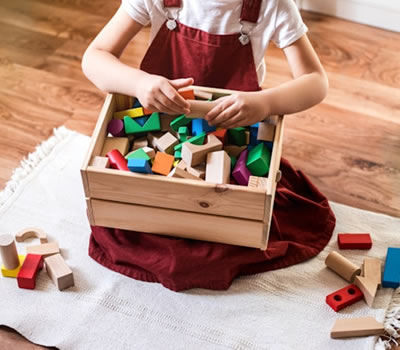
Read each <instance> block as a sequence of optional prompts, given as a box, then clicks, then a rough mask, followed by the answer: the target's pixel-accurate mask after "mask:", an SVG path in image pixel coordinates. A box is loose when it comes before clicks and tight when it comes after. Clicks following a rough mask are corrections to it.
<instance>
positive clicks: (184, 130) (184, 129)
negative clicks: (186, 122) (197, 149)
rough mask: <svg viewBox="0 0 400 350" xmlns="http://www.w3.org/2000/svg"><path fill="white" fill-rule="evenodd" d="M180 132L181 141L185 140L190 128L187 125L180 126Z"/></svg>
mask: <svg viewBox="0 0 400 350" xmlns="http://www.w3.org/2000/svg"><path fill="white" fill-rule="evenodd" d="M178 134H179V141H180V142H185V141H186V139H187V137H188V128H187V126H180V127H179V129H178Z"/></svg>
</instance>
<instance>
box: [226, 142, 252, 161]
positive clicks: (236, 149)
mask: <svg viewBox="0 0 400 350" xmlns="http://www.w3.org/2000/svg"><path fill="white" fill-rule="evenodd" d="M245 149H247V145H244V146H236V145H226V146H225V147H224V151H225V152H226V153H228V154H229V155H230V156H232V157H235V158H237V157H239V155H240V153H242V152H243V151H244V150H245Z"/></svg>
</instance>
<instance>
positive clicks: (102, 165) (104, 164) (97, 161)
mask: <svg viewBox="0 0 400 350" xmlns="http://www.w3.org/2000/svg"><path fill="white" fill-rule="evenodd" d="M90 165H91V166H94V167H96V168H99V169H106V168H108V167H109V166H110V160H109V159H108V157H98V156H96V157H94V158H93V160H92V163H91V164H90Z"/></svg>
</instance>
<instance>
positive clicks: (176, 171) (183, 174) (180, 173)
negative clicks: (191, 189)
mask: <svg viewBox="0 0 400 350" xmlns="http://www.w3.org/2000/svg"><path fill="white" fill-rule="evenodd" d="M168 176H169V177H177V178H181V179H191V180H202V179H200V178H199V177H197V176H193V175H192V174H189V173H188V172H187V171H186V170H183V169H181V168H178V167H175V168H173V169H172V170H171V172H170V173H169V174H168Z"/></svg>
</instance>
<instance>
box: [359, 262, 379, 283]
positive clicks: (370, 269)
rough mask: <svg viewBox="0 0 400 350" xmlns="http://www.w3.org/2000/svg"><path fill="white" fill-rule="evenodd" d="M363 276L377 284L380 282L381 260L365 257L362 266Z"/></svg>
mask: <svg viewBox="0 0 400 350" xmlns="http://www.w3.org/2000/svg"><path fill="white" fill-rule="evenodd" d="M362 267H363V268H362V270H363V276H364V277H365V278H368V279H369V280H371V281H373V282H374V283H376V284H377V285H378V287H379V286H380V285H381V283H382V261H381V260H379V259H375V258H366V259H364V263H363V266H362Z"/></svg>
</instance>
